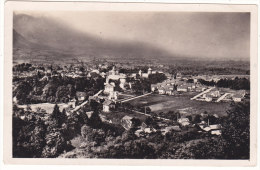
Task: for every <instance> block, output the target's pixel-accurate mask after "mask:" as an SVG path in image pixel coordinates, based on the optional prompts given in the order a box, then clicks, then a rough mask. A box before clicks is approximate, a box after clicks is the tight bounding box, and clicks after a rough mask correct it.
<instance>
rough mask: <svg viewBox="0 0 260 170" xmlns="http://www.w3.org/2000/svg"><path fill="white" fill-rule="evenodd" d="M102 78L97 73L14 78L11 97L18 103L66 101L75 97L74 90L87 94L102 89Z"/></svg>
mask: <svg viewBox="0 0 260 170" xmlns="http://www.w3.org/2000/svg"><path fill="white" fill-rule="evenodd" d="M104 82H105V80H104V78H102V77H101V76H100V75H98V74H93V75H92V76H91V77H90V78H86V77H77V78H71V77H61V76H56V77H49V78H47V77H46V78H44V77H42V76H40V77H39V76H37V75H36V76H34V77H30V78H26V79H23V80H16V81H14V83H17V85H16V88H15V89H14V90H13V97H16V99H17V102H18V104H34V103H43V102H50V103H54V102H68V101H69V100H70V99H73V98H76V92H77V91H81V92H86V94H87V96H90V95H93V94H95V93H96V92H97V91H99V90H101V89H104ZM76 99H77V98H76Z"/></svg>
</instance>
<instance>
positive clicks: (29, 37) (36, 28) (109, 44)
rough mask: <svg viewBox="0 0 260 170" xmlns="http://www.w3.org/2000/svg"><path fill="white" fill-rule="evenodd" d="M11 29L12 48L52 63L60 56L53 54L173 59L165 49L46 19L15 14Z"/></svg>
mask: <svg viewBox="0 0 260 170" xmlns="http://www.w3.org/2000/svg"><path fill="white" fill-rule="evenodd" d="M13 28H14V30H13V47H14V49H21V50H23V49H26V50H31V51H34V52H35V53H36V54H35V55H37V52H41V51H45V50H48V51H49V54H51V55H49V56H51V57H52V59H53V60H60V59H63V58H62V57H61V55H57V56H55V54H53V53H59V54H64V55H66V57H69V56H70V57H72V58H73V57H76V56H79V55H84V56H86V57H88V56H95V57H97V58H98V57H103V56H112V57H114V58H131V57H134V58H142V59H152V58H157V57H160V58H161V57H165V58H168V57H171V58H172V56H173V55H172V54H169V53H167V52H166V51H165V50H162V49H160V48H157V47H154V46H150V45H147V44H144V43H140V42H126V41H125V42H121V41H109V40H103V39H100V38H97V37H95V36H92V35H90V34H86V33H82V32H79V31H76V30H73V29H71V28H69V26H67V25H63V24H62V23H60V22H59V21H56V20H54V19H50V18H46V17H33V16H29V15H25V14H15V15H14V20H13ZM16 56H17V55H16ZM34 57H35V56H34ZM18 58H19V56H18ZM27 58H28V56H27Z"/></svg>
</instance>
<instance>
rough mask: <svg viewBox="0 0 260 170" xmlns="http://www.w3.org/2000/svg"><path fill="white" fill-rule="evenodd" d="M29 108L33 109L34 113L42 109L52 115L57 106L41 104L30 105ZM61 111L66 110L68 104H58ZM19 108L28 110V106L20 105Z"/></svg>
mask: <svg viewBox="0 0 260 170" xmlns="http://www.w3.org/2000/svg"><path fill="white" fill-rule="evenodd" d="M29 106H30V107H31V109H32V111H34V112H36V111H37V109H38V108H41V109H43V110H45V111H46V113H49V114H50V113H52V112H53V109H54V106H55V104H52V103H39V104H29ZM58 106H59V109H60V111H62V110H63V109H64V108H67V107H68V104H66V103H61V104H58ZM18 107H19V108H24V109H26V107H27V105H18Z"/></svg>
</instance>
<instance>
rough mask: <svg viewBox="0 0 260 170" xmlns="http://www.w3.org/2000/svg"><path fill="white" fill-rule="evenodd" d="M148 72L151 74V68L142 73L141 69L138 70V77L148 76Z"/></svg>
mask: <svg viewBox="0 0 260 170" xmlns="http://www.w3.org/2000/svg"><path fill="white" fill-rule="evenodd" d="M150 74H153V73H152V69H151V68H149V69H148V71H147V73H143V72H142V70H140V71H139V75H140V77H144V78H148V77H149V75H150Z"/></svg>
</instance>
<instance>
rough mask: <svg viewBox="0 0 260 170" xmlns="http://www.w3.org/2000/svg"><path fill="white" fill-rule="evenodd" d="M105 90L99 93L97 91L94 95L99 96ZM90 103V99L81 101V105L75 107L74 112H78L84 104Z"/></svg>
mask: <svg viewBox="0 0 260 170" xmlns="http://www.w3.org/2000/svg"><path fill="white" fill-rule="evenodd" d="M102 91H103V90H100V91H99V92H98V93H96V94H95V95H94V96H98V95H99V94H100V93H101V92H102ZM87 103H88V100H87V101H85V102H83V103H81V104H80V105H78V106H77V107H75V108H74V109H73V110H72V112H76V111H78V110H79V109H80V108H81V107H83V106H84V105H86V104H87Z"/></svg>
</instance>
